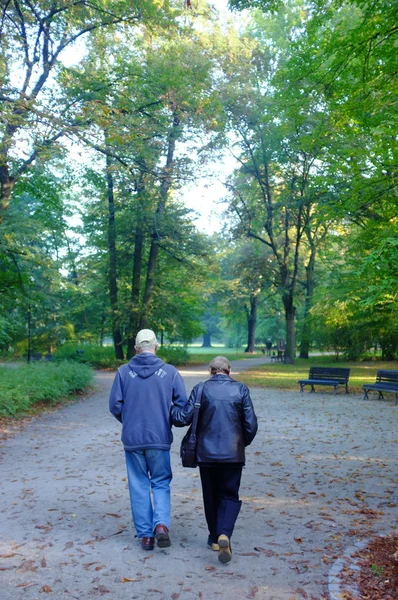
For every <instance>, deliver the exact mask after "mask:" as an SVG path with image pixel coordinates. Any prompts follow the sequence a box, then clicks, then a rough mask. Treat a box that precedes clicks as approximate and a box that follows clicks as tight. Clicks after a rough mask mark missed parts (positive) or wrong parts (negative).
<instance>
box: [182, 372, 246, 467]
mask: <svg viewBox="0 0 398 600" xmlns="http://www.w3.org/2000/svg"><path fill="white" fill-rule="evenodd" d="M197 391H198V386H195V387H194V388H193V390H192V392H191V395H190V397H189V400H188V402H187V404H186V406H185V407H184V409H182V410H181V409H178V408H177V407H172V412H171V417H172V422H173V424H174V425H176V426H177V427H183V426H184V425H189V424H190V423H191V422H192V418H193V411H194V404H195V400H196V394H197ZM256 433H257V417H256V414H255V412H254V408H253V403H252V401H251V398H250V393H249V390H248V388H247V387H246V386H245V385H244V384H243V383H239V382H238V381H235V380H234V379H231V377H229V375H214V376H213V377H211V379H208V380H207V381H206V382H205V384H204V388H203V394H202V402H201V406H200V411H199V420H198V428H197V459H198V463H199V464H200V463H213V462H214V463H219V462H227V463H241V464H244V462H245V446H248V445H249V444H251V442H252V441H253V439H254V436H255V435H256Z"/></svg>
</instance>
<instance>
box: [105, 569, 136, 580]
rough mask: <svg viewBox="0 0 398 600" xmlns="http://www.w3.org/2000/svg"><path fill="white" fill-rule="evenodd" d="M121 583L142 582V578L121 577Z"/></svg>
mask: <svg viewBox="0 0 398 600" xmlns="http://www.w3.org/2000/svg"><path fill="white" fill-rule="evenodd" d="M96 570H97V569H96ZM121 581H122V583H134V582H135V581H142V578H140V577H122V579H121Z"/></svg>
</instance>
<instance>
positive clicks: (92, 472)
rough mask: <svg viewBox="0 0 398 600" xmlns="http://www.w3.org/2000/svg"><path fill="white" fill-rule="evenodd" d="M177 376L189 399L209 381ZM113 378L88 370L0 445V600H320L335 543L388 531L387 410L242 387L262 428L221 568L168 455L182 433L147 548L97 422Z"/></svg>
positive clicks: (105, 430) (183, 474) (106, 429)
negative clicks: (90, 384) (166, 529)
mask: <svg viewBox="0 0 398 600" xmlns="http://www.w3.org/2000/svg"><path fill="white" fill-rule="evenodd" d="M265 360H266V359H250V360H247V361H236V362H235V363H233V370H234V372H237V371H239V370H242V369H244V368H246V367H248V366H252V365H255V364H259V362H265ZM181 372H182V374H183V376H184V379H185V381H186V385H187V389H188V391H190V389H191V388H192V386H193V385H194V384H195V383H197V382H198V381H199V380H200V379H203V378H205V377H206V371H205V370H204V368H202V369H200V368H198V369H191V370H184V369H182V370H181ZM113 377H114V374H113V373H109V372H99V373H98V374H97V384H98V389H97V390H96V391H95V392H94V393H92V394H91V395H90V396H88V397H86V398H84V399H82V400H80V401H79V402H78V403H76V404H73V405H69V406H67V407H65V408H63V409H61V410H58V411H56V412H52V413H49V414H46V415H43V416H42V417H39V418H37V419H35V420H34V421H33V422H31V423H30V424H29V425H27V426H26V428H25V429H24V430H23V431H21V432H19V433H17V434H15V435H14V436H13V437H11V438H10V439H7V440H5V441H4V442H3V443H2V446H1V450H0V460H1V492H0V506H1V508H0V527H1V539H0V558H1V559H2V560H1V561H0V569H1V593H0V596H1V600H20V599H21V600H34V599H36V598H37V599H43V598H48V599H49V600H51V599H52V598H57V599H65V600H69V599H70V598H77V599H79V600H81V599H82V598H84V599H90V598H95V597H103V598H104V599H105V600H122V599H123V600H125V599H126V598H129V599H130V598H137V599H149V600H152V599H159V600H166V599H172V600H177V599H178V598H179V599H180V600H191V599H196V598H202V599H204V600H207V599H212V600H213V599H214V598H215V597H220V598H223V597H229V598H231V599H233V600H235V599H240V598H256V599H257V600H301V599H303V598H304V599H310V600H324V599H327V598H329V597H330V588H329V572H330V571H331V569H332V567H333V564H334V563H335V561H336V560H337V559H338V558H339V557H340V556H342V555H343V554H344V552H345V550H346V548H348V547H350V546H353V545H354V544H355V543H357V542H358V541H360V540H361V539H365V538H369V537H370V536H372V535H374V534H375V533H388V532H390V531H392V530H393V529H394V528H395V527H396V524H397V506H398V494H397V489H398V486H397V483H398V479H397V472H398V469H397V466H398V460H397V456H398V452H397V446H398V439H397V438H398V434H397V407H395V406H394V404H393V401H382V402H380V401H374V400H370V401H363V400H362V398H361V397H359V396H351V395H350V396H345V395H338V396H334V395H333V394H329V393H325V392H317V393H316V394H310V393H304V394H300V393H299V392H281V391H280V392H278V391H275V390H255V389H253V390H252V398H253V402H254V405H255V409H256V412H257V414H258V417H259V433H258V435H257V437H256V439H255V440H254V442H253V444H252V445H251V446H250V447H249V448H248V451H247V464H246V467H245V469H244V473H243V478H242V485H241V499H242V500H243V507H242V511H241V514H240V516H239V519H238V522H237V526H236V530H235V533H234V536H233V560H232V562H231V563H229V564H227V565H221V564H220V563H219V562H218V560H217V554H216V553H214V552H212V551H211V550H209V549H207V546H206V538H207V531H206V527H205V520H204V515H203V508H202V498H201V491H200V481H199V476H198V471H197V469H194V470H191V469H183V468H182V467H181V466H180V461H179V456H178V450H179V442H180V439H181V437H182V435H183V433H184V431H185V430H175V442H174V444H173V449H172V465H173V472H174V479H173V482H172V526H171V536H172V546H171V548H170V549H167V550H159V549H155V551H154V552H147V553H144V552H143V551H142V550H141V548H140V546H139V543H138V541H137V539H136V538H135V536H134V533H135V532H134V529H133V527H132V523H131V515H130V506H129V499H128V490H127V482H126V474H125V466H124V455H123V450H122V446H121V444H120V441H119V438H120V425H119V424H118V423H117V421H116V420H115V419H113V417H112V416H111V415H110V414H109V413H108V407H107V401H108V395H109V390H110V386H111V384H112V381H113ZM335 592H336V590H334V591H333V593H335ZM46 594H47V595H46Z"/></svg>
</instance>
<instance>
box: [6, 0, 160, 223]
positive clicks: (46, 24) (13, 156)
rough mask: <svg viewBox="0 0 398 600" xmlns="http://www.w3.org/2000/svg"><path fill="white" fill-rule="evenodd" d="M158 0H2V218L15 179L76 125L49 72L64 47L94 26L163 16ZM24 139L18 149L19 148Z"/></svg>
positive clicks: (58, 60)
mask: <svg viewBox="0 0 398 600" xmlns="http://www.w3.org/2000/svg"><path fill="white" fill-rule="evenodd" d="M166 14H167V13H166V12H165V11H164V9H163V10H162V11H159V7H158V3H157V2H152V1H148V0H145V1H144V0H134V2H131V1H130V0H121V1H118V2H117V3H116V4H115V3H111V2H98V1H97V0H94V1H93V2H90V3H87V2H86V1H85V0H76V1H74V2H67V1H66V0H56V1H54V2H51V3H48V2H45V1H44V0H40V1H38V2H35V3H32V2H30V1H29V0H12V1H7V2H5V1H3V2H2V14H1V22H0V41H1V44H0V47H1V50H0V58H1V62H2V64H3V65H4V66H3V68H1V69H0V111H1V112H0V114H1V123H2V125H1V129H0V220H3V219H4V215H5V212H6V211H7V209H8V206H9V202H10V198H11V194H12V190H13V188H14V185H15V182H16V181H17V180H18V178H19V177H20V176H21V175H22V174H23V173H25V172H26V171H27V169H28V168H29V167H30V165H32V164H33V163H34V161H35V160H36V158H37V157H38V156H41V155H46V156H48V152H49V150H50V149H51V148H53V147H54V146H55V144H56V143H57V142H58V141H59V140H60V138H61V137H62V135H64V134H65V133H66V132H67V131H70V130H71V128H72V129H73V128H74V127H76V126H77V125H78V123H77V122H75V121H69V122H68V121H67V120H65V118H64V115H65V112H66V111H67V110H68V109H69V106H68V105H67V103H66V102H65V98H64V97H63V95H62V92H61V90H59V88H57V86H55V85H54V81H53V78H52V76H53V74H55V72H56V69H57V66H58V64H59V63H60V61H61V59H62V53H63V52H64V51H65V50H66V49H71V48H73V47H74V45H75V44H76V42H78V41H79V40H80V39H81V38H83V37H84V36H86V34H89V33H91V32H93V31H96V30H99V29H103V28H106V27H110V26H116V25H118V24H124V25H137V24H139V23H141V22H143V21H145V20H148V21H152V22H156V21H159V19H160V17H165V16H166ZM22 140H23V142H24V143H23V145H22V152H21V151H20V150H19V148H20V147H21V141H22Z"/></svg>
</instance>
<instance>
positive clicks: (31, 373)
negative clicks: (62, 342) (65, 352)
mask: <svg viewBox="0 0 398 600" xmlns="http://www.w3.org/2000/svg"><path fill="white" fill-rule="evenodd" d="M93 375H94V374H93V371H92V369H91V368H90V367H88V366H87V365H81V364H78V363H73V362H60V363H54V364H52V363H43V364H40V363H37V364H29V365H21V366H19V367H17V368H10V367H6V366H4V367H1V368H0V416H3V417H10V416H12V417H14V416H17V415H24V414H27V413H28V412H29V411H30V410H32V408H33V407H34V406H35V405H38V404H41V403H44V404H46V405H52V404H55V403H58V402H60V401H61V400H63V399H67V398H69V397H70V396H71V395H72V394H76V393H78V392H81V391H83V390H85V389H86V388H87V387H88V386H89V385H90V384H91V382H92V381H93Z"/></svg>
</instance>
